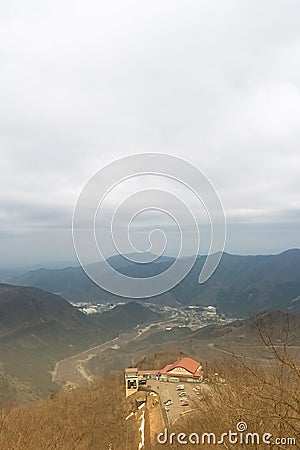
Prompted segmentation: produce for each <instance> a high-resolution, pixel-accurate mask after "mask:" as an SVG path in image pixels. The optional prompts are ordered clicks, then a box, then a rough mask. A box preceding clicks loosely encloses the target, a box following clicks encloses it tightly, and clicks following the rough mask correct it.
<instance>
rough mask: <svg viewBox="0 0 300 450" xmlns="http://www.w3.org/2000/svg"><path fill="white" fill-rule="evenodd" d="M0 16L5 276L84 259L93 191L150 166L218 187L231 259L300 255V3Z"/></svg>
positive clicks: (91, 6) (31, 9)
mask: <svg viewBox="0 0 300 450" xmlns="http://www.w3.org/2000/svg"><path fill="white" fill-rule="evenodd" d="M0 11H1V15H0V37H1V39H0V54H1V72H0V96H1V99H2V101H1V106H0V142H1V150H0V161H1V167H2V173H1V178H0V186H1V202H0V218H1V230H0V245H1V257H0V267H2V268H4V267H7V268H11V267H17V266H18V267H21V266H34V265H45V264H48V263H50V262H59V261H61V262H62V261H75V253H74V250H73V245H72V232H71V231H72V230H71V223H72V214H73V208H74V205H75V202H76V199H77V198H78V195H79V194H80V191H81V189H82V188H83V186H84V184H85V183H86V182H87V180H88V179H89V178H90V177H91V176H92V175H93V174H94V173H95V172H96V171H97V170H99V169H101V168H102V167H104V166H105V165H106V164H108V163H109V162H111V161H113V160H115V159H117V158H121V157H124V156H128V155H131V154H135V153H146V152H162V153H167V154H170V155H174V156H178V157H181V158H184V159H186V160H189V161H190V162H191V163H192V164H194V165H195V166H196V167H198V168H199V169H200V170H201V171H202V172H204V173H205V175H206V176H207V177H208V178H209V179H210V181H211V182H212V184H213V185H214V186H215V188H216V190H217V192H218V193H219V195H220V198H221V200H222V204H223V207H224V210H225V214H226V218H227V242H226V248H225V250H226V251H227V252H229V253H239V254H265V253H279V252H281V251H283V250H285V249H288V248H295V247H297V248H298V247H300V238H299V226H300V198H299V188H300V181H299V180H300V178H299V169H300V152H299V143H300V29H299V24H298V18H299V15H300V4H299V2H297V1H296V0H295V1H293V0H288V1H287V2H286V1H285V2H284V1H279V0H275V1H274V0H273V1H271V0H266V1H265V2H257V1H252V0H251V1H250V0H248V1H244V2H240V1H238V0H230V1H228V2H221V1H215V0H213V1H208V0H207V1H200V2H198V1H196V0H193V1H192V0H188V1H186V2H174V1H165V2H159V1H153V2H151V3H146V2H141V1H139V2H138V1H127V2H122V1H120V0H118V1H117V0H115V1H112V2H109V3H107V2H96V1H88V2H83V1H81V0H80V1H78V2H77V3H75V4H74V2H71V1H69V0H64V1H62V2H58V1H53V2H42V3H39V2H36V1H33V0H29V1H28V2H26V4H25V3H24V2H23V3H22V2H20V1H15V0H12V1H10V2H3V3H2V4H1V6H0ZM157 220H158V225H159V224H160V220H159V219H157ZM161 220H162V219H161ZM152 222H153V220H152ZM152 222H151V218H149V217H148V219H147V220H146V219H144V222H141V223H140V224H139V227H140V228H139V230H140V231H141V235H142V236H145V235H146V234H147V230H148V227H149V224H151V223H152ZM162 222H163V220H162ZM166 226H167V227H168V228H169V229H171V227H170V225H169V224H167V225H166ZM204 251H205V246H204ZM172 252H174V249H173V248H172V245H171V246H170V248H169V253H170V254H171V253H172Z"/></svg>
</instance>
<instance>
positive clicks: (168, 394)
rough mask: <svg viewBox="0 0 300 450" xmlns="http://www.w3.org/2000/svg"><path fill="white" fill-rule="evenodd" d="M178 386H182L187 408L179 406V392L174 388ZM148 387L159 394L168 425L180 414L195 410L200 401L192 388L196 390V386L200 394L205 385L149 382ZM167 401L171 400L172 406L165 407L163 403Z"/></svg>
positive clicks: (199, 396)
mask: <svg viewBox="0 0 300 450" xmlns="http://www.w3.org/2000/svg"><path fill="white" fill-rule="evenodd" d="M178 384H183V385H184V391H185V392H186V396H185V397H186V398H187V400H188V403H189V405H188V406H182V405H181V402H180V396H179V393H180V392H181V391H178V390H177V389H176V386H177V385H178ZM148 386H151V387H152V389H153V390H155V391H156V392H158V393H159V395H160V398H161V402H162V405H163V407H164V408H165V409H166V412H167V416H168V420H169V423H170V424H172V423H174V422H175V421H176V420H177V419H178V418H179V417H180V415H181V414H182V413H185V412H188V411H191V410H192V409H195V408H197V406H198V405H199V402H200V401H201V400H200V399H201V395H197V394H196V391H195V390H193V388H194V389H196V386H199V389H197V391H198V392H201V390H202V389H203V388H205V385H198V384H197V383H185V382H180V383H170V382H164V381H154V380H149V383H148ZM167 400H171V401H172V404H171V405H168V406H165V405H164V402H166V401H167Z"/></svg>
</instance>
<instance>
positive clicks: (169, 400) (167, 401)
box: [164, 398, 172, 405]
mask: <svg viewBox="0 0 300 450" xmlns="http://www.w3.org/2000/svg"><path fill="white" fill-rule="evenodd" d="M169 402H172V400H171V399H170V398H169V399H168V400H166V401H165V402H164V404H165V405H166V404H167V403H169Z"/></svg>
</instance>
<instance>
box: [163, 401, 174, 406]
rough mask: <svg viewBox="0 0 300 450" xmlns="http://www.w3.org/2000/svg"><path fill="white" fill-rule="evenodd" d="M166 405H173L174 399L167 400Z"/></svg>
mask: <svg viewBox="0 0 300 450" xmlns="http://www.w3.org/2000/svg"><path fill="white" fill-rule="evenodd" d="M165 405H166V406H170V405H173V402H172V400H167V401H166V402H165Z"/></svg>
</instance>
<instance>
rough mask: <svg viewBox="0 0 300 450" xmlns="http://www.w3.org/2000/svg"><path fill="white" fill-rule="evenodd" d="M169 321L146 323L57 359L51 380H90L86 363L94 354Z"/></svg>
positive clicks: (131, 339)
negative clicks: (74, 353)
mask: <svg viewBox="0 0 300 450" xmlns="http://www.w3.org/2000/svg"><path fill="white" fill-rule="evenodd" d="M169 322H170V321H169V320H167V319H166V320H164V321H162V322H157V323H153V324H147V325H145V326H144V327H143V328H139V329H134V330H129V331H126V332H124V333H122V334H120V336H117V337H115V338H114V339H111V340H109V341H106V342H104V343H102V344H99V345H96V346H95V347H92V348H89V349H87V350H84V351H82V352H80V353H77V354H76V355H73V356H69V357H68V358H64V359H62V360H60V361H57V363H56V364H55V368H54V370H53V372H51V376H52V381H53V382H55V383H58V384H62V383H64V382H66V381H68V382H72V383H77V384H82V383H83V382H86V381H91V380H92V378H93V377H92V374H91V373H89V371H88V369H87V368H86V363H87V362H88V361H89V360H90V359H92V358H94V357H95V356H99V355H100V354H101V353H102V352H104V351H105V350H108V349H109V348H112V349H118V348H119V347H121V346H122V345H126V344H128V343H129V342H132V341H135V340H137V339H139V338H141V337H142V336H143V335H144V334H145V333H147V332H149V330H150V329H151V328H152V327H158V328H160V327H162V326H164V324H165V323H169Z"/></svg>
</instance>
